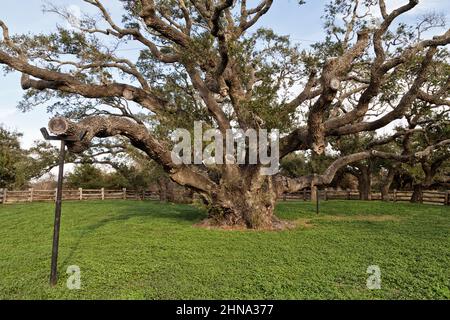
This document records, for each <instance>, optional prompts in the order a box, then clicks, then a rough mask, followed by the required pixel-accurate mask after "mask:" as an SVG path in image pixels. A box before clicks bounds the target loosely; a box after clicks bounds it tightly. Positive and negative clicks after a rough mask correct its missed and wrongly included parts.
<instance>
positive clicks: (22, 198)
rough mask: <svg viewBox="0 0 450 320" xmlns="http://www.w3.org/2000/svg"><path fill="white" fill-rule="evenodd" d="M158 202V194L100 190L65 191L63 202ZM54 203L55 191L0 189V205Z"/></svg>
mask: <svg viewBox="0 0 450 320" xmlns="http://www.w3.org/2000/svg"><path fill="white" fill-rule="evenodd" d="M114 199H116V200H131V199H133V200H159V194H158V193H156V192H151V191H134V190H127V189H126V188H123V189H122V190H108V189H105V188H102V189H83V188H79V189H66V190H63V200H79V201H81V200H114ZM36 201H56V189H53V190H39V189H33V188H31V189H28V190H22V191H16V190H8V189H0V203H18V202H36Z"/></svg>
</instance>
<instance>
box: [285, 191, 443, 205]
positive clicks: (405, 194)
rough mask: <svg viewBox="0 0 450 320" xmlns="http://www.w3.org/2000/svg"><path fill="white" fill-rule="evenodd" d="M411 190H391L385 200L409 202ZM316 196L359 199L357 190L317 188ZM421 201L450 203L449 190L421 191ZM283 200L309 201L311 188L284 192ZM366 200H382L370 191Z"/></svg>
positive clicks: (378, 195)
mask: <svg viewBox="0 0 450 320" xmlns="http://www.w3.org/2000/svg"><path fill="white" fill-rule="evenodd" d="M412 195H413V191H397V190H392V191H390V192H389V194H388V195H387V198H386V199H385V200H386V201H392V202H409V201H411V198H412ZM317 196H318V197H319V200H321V201H323V200H324V201H327V200H359V199H360V193H359V191H358V190H333V189H325V190H318V191H317ZM421 199H422V200H421V201H420V202H421V203H426V204H440V205H450V191H431V190H430V191H422V194H421ZM280 200H283V201H289V200H296V201H299V200H300V201H301V200H303V201H311V200H312V198H311V190H307V189H305V190H303V191H300V192H295V193H285V194H283V195H282V197H281V199H280ZM368 200H383V198H382V196H381V193H380V192H371V193H370V194H369V199H368Z"/></svg>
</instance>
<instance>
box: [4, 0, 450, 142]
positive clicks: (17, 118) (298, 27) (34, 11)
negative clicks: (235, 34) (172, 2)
mask: <svg viewBox="0 0 450 320" xmlns="http://www.w3.org/2000/svg"><path fill="white" fill-rule="evenodd" d="M0 1H1V2H3V3H2V6H1V8H2V10H1V12H0V19H2V20H4V21H5V22H6V24H7V25H8V26H9V28H10V32H11V33H27V32H30V33H39V32H49V31H51V30H53V29H54V27H55V25H56V24H57V23H59V24H62V23H63V22H62V21H61V20H60V19H59V18H58V17H56V16H54V15H49V14H45V15H44V14H43V13H42V5H43V4H44V1H43V0H26V1H20V2H19V1H6V0H0ZM53 2H54V3H57V4H58V5H60V6H79V7H81V8H82V9H83V8H85V6H84V5H83V2H82V1H81V0H58V1H56V0H54V1H53ZM256 2H257V1H255V0H253V1H250V3H251V4H252V3H256ZM297 2H298V1H297V0H275V2H274V5H273V8H272V9H271V10H270V11H269V13H268V14H267V15H266V16H265V17H264V18H263V19H262V21H261V23H260V24H259V25H260V26H261V25H263V26H266V27H271V28H273V29H274V30H275V31H276V32H277V33H280V34H289V35H290V36H291V38H292V39H294V40H295V41H296V42H301V43H302V45H304V46H308V45H309V44H310V43H311V42H312V41H317V40H320V39H322V38H323V32H322V21H321V18H320V17H321V15H322V13H323V7H324V4H325V3H326V1H325V0H307V1H306V2H307V3H306V4H305V5H303V6H298V4H297ZM386 2H387V5H388V9H390V8H393V7H397V6H399V5H401V4H404V3H406V2H407V0H386ZM104 3H105V4H107V7H108V8H109V9H110V11H111V12H112V14H113V15H114V16H119V15H120V10H119V8H120V7H119V5H118V1H115V0H114V1H113V0H109V1H104ZM432 10H435V11H438V12H444V13H445V14H447V21H449V19H448V18H449V14H450V1H449V0H421V3H420V4H419V6H418V7H417V8H415V10H414V11H413V12H411V13H409V14H408V15H407V16H406V17H405V19H407V20H410V21H413V20H415V19H417V17H418V16H419V15H422V14H424V13H425V12H427V11H432ZM133 54H134V53H133V52H126V55H129V56H130V55H131V56H132V55H133ZM22 94H23V91H22V90H21V88H20V84H19V75H18V74H17V73H15V74H9V75H7V76H6V77H3V76H0V124H4V125H5V126H6V127H7V128H9V129H16V130H18V131H19V132H23V133H24V137H23V139H22V144H23V146H24V147H29V146H30V145H31V144H32V142H33V140H35V139H41V136H40V132H39V128H40V127H42V126H45V125H46V124H47V122H48V119H49V115H48V114H46V110H45V109H44V108H39V107H37V108H35V110H33V111H31V112H27V113H21V112H20V111H18V110H17V109H16V105H17V102H18V101H19V100H20V99H21V96H22Z"/></svg>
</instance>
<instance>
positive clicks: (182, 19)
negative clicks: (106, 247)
mask: <svg viewBox="0 0 450 320" xmlns="http://www.w3.org/2000/svg"><path fill="white" fill-rule="evenodd" d="M121 2H122V3H123V7H124V15H123V19H122V22H120V23H119V22H117V21H115V19H113V17H112V16H111V15H110V14H109V12H108V9H107V8H106V7H105V6H104V4H103V3H102V2H100V1H99V0H84V3H86V4H88V5H91V6H93V7H94V8H95V9H97V10H98V12H99V14H100V15H101V17H102V18H103V20H102V21H100V19H98V17H90V16H88V15H85V16H83V18H82V19H80V20H79V21H77V23H76V24H74V26H73V28H72V30H67V29H64V28H61V27H58V28H57V30H56V31H55V32H54V33H52V34H49V35H43V34H39V35H36V36H32V35H15V36H11V35H10V33H9V29H8V28H7V26H6V25H5V24H4V23H0V25H1V27H2V29H3V40H2V42H1V43H0V63H1V64H4V65H5V66H6V68H7V70H15V71H19V72H21V73H22V80H21V85H22V88H23V89H24V90H27V93H26V95H25V100H24V101H23V103H22V104H21V107H22V108H24V109H26V108H29V106H31V105H35V104H36V103H44V104H47V105H49V104H50V106H49V107H50V109H54V110H58V112H59V114H60V115H64V116H65V117H67V118H68V119H69V120H66V121H65V123H66V128H67V129H70V130H71V131H78V130H87V134H86V136H85V138H84V139H83V141H81V142H79V143H72V144H70V145H69V149H70V150H71V151H72V152H74V153H80V152H83V151H85V150H87V149H88V148H89V147H90V145H91V143H92V142H95V140H96V139H97V138H100V139H103V138H107V137H114V136H123V137H125V138H127V139H128V141H129V143H130V144H131V145H133V146H134V147H135V148H137V149H139V150H141V151H142V152H143V153H144V154H145V155H146V156H147V157H148V158H150V159H153V160H154V161H156V162H157V163H158V164H160V165H161V166H162V167H163V168H164V171H166V172H167V173H168V174H169V176H170V178H171V179H172V180H173V181H175V182H177V183H179V184H181V185H183V186H186V187H188V188H190V189H192V190H193V191H195V192H197V193H199V194H200V195H201V196H202V197H203V199H204V201H205V202H206V203H207V204H208V207H209V208H210V209H209V217H208V219H207V220H206V221H205V225H219V226H222V225H228V226H245V227H248V228H282V227H284V226H285V223H283V222H282V221H280V220H279V219H277V218H276V217H275V216H274V215H273V211H274V206H275V201H276V198H277V196H278V195H279V194H280V193H283V192H292V191H297V190H300V189H302V188H305V187H308V186H311V185H327V184H329V183H331V181H332V180H333V178H334V176H335V174H336V172H337V171H338V170H339V169H340V168H342V167H344V166H346V165H348V164H350V163H353V162H357V161H362V160H366V159H369V158H372V157H383V158H396V155H391V154H386V153H383V152H379V151H374V150H367V151H362V152H358V153H355V154H351V155H341V156H340V157H339V158H337V159H336V160H335V161H334V162H333V163H332V164H331V165H330V166H329V167H328V168H327V169H326V170H324V171H323V172H322V173H320V174H319V173H318V172H316V173H315V174H313V173H310V174H308V175H305V176H302V177H298V178H289V177H284V176H281V175H277V176H264V175H262V174H261V171H260V169H261V168H262V167H263V164H262V163H261V161H258V163H257V164H256V165H238V164H235V163H234V164H226V165H216V166H213V167H211V166H205V165H203V164H200V165H187V164H182V165H179V164H176V163H174V162H173V161H172V157H171V146H172V145H173V142H172V141H171V139H170V137H171V133H172V132H173V130H174V129H175V128H186V129H187V130H193V121H194V120H202V121H203V122H204V128H217V129H218V130H219V131H220V132H221V133H222V134H223V135H225V134H226V131H227V130H228V129H233V128H234V129H236V128H241V129H243V130H246V129H249V128H253V129H261V128H264V129H273V128H277V129H279V130H280V132H281V133H282V135H283V138H282V139H281V146H280V158H281V159H282V158H284V157H286V156H287V155H288V154H290V153H292V152H295V151H298V150H304V151H306V150H310V151H312V152H314V153H316V154H322V153H324V151H325V149H326V146H327V144H328V142H327V141H328V140H329V139H333V138H335V137H340V136H345V135H351V134H358V133H360V132H371V131H375V130H377V129H379V128H383V127H385V126H386V125H388V124H390V123H392V122H393V121H395V120H399V119H402V118H404V115H405V113H407V111H408V110H410V108H411V107H412V105H413V104H414V103H415V102H416V101H417V100H420V101H427V102H429V103H433V104H435V105H448V103H449V102H448V100H446V99H447V96H448V82H445V83H442V82H440V81H438V82H433V83H431V82H430V81H429V77H428V76H429V74H430V72H432V67H433V66H434V65H436V64H442V63H444V61H442V60H443V58H442V57H441V56H440V53H441V52H442V51H444V50H445V49H443V48H442V47H443V46H445V45H447V44H448V43H449V42H450V30H449V31H447V32H445V33H444V34H442V35H439V36H435V37H433V38H431V39H423V32H422V31H423V30H424V27H423V26H424V24H421V26H422V27H420V26H419V27H418V28H417V27H414V26H413V27H412V29H411V30H414V32H410V28H409V27H408V26H405V25H403V24H397V23H396V21H398V17H399V16H401V15H402V14H405V13H406V12H408V11H410V10H413V9H414V7H415V6H416V5H417V3H418V1H417V0H410V1H409V2H408V3H406V4H404V5H402V6H400V7H398V8H396V9H395V10H393V11H392V12H388V11H387V10H386V5H385V1H384V0H379V1H373V0H365V1H341V0H336V1H332V2H330V3H329V4H328V5H327V6H326V12H325V21H326V24H325V27H326V31H327V34H328V36H327V38H326V39H325V42H321V43H317V44H315V45H314V46H313V48H312V49H313V51H310V52H308V51H305V50H304V51H301V50H299V48H298V47H296V46H294V45H292V44H291V43H290V41H289V37H286V36H279V35H276V34H274V32H272V31H271V30H267V29H260V30H254V29H253V28H252V27H253V26H254V25H255V23H256V22H257V21H258V20H259V19H261V18H262V17H263V16H264V15H265V14H267V13H268V12H269V10H270V8H271V6H272V3H273V0H261V1H259V2H258V4H256V6H254V7H252V6H251V5H250V4H249V3H248V1H246V0H240V1H235V0H206V1H197V0H189V1H188V0H160V1H156V0H123V1H121ZM47 11H49V12H53V13H57V14H59V15H60V16H63V17H65V18H67V19H68V20H69V21H70V20H72V21H73V19H72V18H73V17H72V16H71V14H70V13H69V12H67V10H65V9H64V8H58V7H57V6H54V5H50V6H48V7H47ZM374 11H376V12H377V13H379V16H380V18H379V19H376V18H375V17H373V14H372V12H374ZM438 24H439V19H432V20H431V22H430V23H429V24H428V25H426V27H427V28H428V29H429V28H431V27H434V26H436V25H438ZM416 31H417V32H416ZM125 42H135V43H138V44H139V45H140V46H142V47H143V49H142V51H141V54H140V56H139V58H138V59H137V61H130V59H127V58H125V57H123V56H120V54H119V52H120V51H118V50H117V49H119V48H121V47H123V45H124V43H125ZM329 48H333V51H331V52H330V51H328V49H329ZM330 53H333V54H330ZM406 79H408V81H406ZM410 79H411V80H410ZM408 84H410V85H408ZM295 85H297V86H300V87H301V88H302V89H301V90H299V92H296V93H294V94H293V92H292V91H293V88H294V86H295ZM394 85H396V90H395V95H391V96H388V95H386V94H385V92H386V87H387V86H394ZM425 87H429V88H430V89H431V90H433V92H434V93H435V94H433V95H432V96H430V95H429V94H427V92H428V91H424V90H423V88H425ZM55 99H56V101H57V102H56V103H54V101H55ZM351 100H354V101H352V103H347V102H348V101H351ZM380 102H383V105H385V106H386V109H385V110H384V112H382V113H381V115H380V116H379V117H377V118H376V119H373V118H371V117H370V113H368V111H369V110H372V106H373V105H374V104H376V105H381V104H380ZM336 104H337V105H338V106H339V108H335V106H336ZM136 109H140V111H138V112H137V111H136ZM449 143H450V140H449V139H446V140H443V141H439V142H438V143H437V144H436V145H433V146H430V148H428V147H427V148H426V149H424V150H422V151H421V152H416V153H415V154H413V155H410V157H413V158H417V157H419V158H421V157H425V156H427V155H429V154H430V153H431V152H432V150H433V149H434V148H445V147H446V146H448V144H449Z"/></svg>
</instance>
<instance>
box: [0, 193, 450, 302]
mask: <svg viewBox="0 0 450 320" xmlns="http://www.w3.org/2000/svg"><path fill="white" fill-rule="evenodd" d="M53 209H54V205H53V204H52V203H32V204H20V205H3V206H0V239H1V240H0V298H1V299H412V298H418V299H430V298H437V299H449V298H450V283H449V281H450V280H449V279H450V268H449V266H450V208H449V207H443V206H432V205H415V204H409V203H405V204H400V203H395V204H394V203H382V202H375V201H372V202H363V201H327V202H322V203H321V206H320V209H321V211H320V214H319V215H316V213H315V205H314V204H311V203H309V202H280V203H279V204H278V206H277V215H278V216H279V217H281V218H283V219H289V220H295V221H297V225H298V227H297V228H296V229H294V230H289V231H282V232H270V231H263V232H262V231H261V232H260V231H225V230H206V229H202V228H198V227H195V226H194V225H195V223H196V222H198V221H200V220H201V219H202V218H204V217H205V212H204V211H202V210H200V209H198V208H196V207H194V206H189V205H174V204H166V203H159V202H147V201H146V202H142V201H141V202H139V201H97V202H94V201H92V202H65V203H64V205H63V216H62V227H61V240H60V256H59V275H60V279H59V282H58V286H57V287H56V288H49V285H48V276H49V269H50V252H51V237H52V226H53ZM70 265H77V266H79V267H80V270H81V289H80V290H69V289H68V288H67V287H66V280H67V278H68V276H69V275H68V274H66V270H67V267H68V266H70ZM370 265H377V266H379V267H380V270H381V289H380V290H369V289H367V287H366V281H367V278H368V276H369V274H367V273H366V271H367V268H368V266H370Z"/></svg>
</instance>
